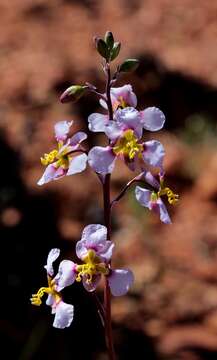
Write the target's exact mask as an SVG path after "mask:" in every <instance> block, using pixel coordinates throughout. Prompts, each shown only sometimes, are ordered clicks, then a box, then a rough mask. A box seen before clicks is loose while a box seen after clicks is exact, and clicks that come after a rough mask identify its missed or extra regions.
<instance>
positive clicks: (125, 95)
mask: <svg viewBox="0 0 217 360" xmlns="http://www.w3.org/2000/svg"><path fill="white" fill-rule="evenodd" d="M111 101H112V107H113V112H114V119H115V120H116V110H118V109H124V108H128V107H132V108H135V107H136V106H137V98H136V95H135V94H134V92H133V90H132V86H131V85H124V86H122V87H118V88H111ZM100 103H101V105H102V106H103V107H104V108H105V109H107V104H106V102H105V101H104V100H102V99H101V100H100ZM138 114H139V117H140V122H141V127H143V128H144V129H146V130H150V131H158V130H160V129H162V127H163V125H164V122H165V116H164V114H163V112H162V111H161V110H160V109H158V108H156V107H148V108H146V109H145V110H142V111H139V112H138ZM109 120H111V119H109V116H108V115H104V114H100V113H93V114H91V115H89V117H88V127H89V130H90V131H93V132H105V128H106V126H107V125H108V124H109V122H110V121H109Z"/></svg>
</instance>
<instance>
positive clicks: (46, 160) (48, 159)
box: [41, 150, 58, 166]
mask: <svg viewBox="0 0 217 360" xmlns="http://www.w3.org/2000/svg"><path fill="white" fill-rule="evenodd" d="M57 154H58V151H57V150H53V151H51V152H50V153H49V154H44V157H41V163H42V165H45V166H47V165H49V164H52V163H53V162H54V161H55V160H56V157H57Z"/></svg>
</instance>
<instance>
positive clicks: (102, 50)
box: [95, 37, 109, 60]
mask: <svg viewBox="0 0 217 360" xmlns="http://www.w3.org/2000/svg"><path fill="white" fill-rule="evenodd" d="M95 45H96V49H97V51H98V53H99V54H100V55H101V56H102V57H103V58H104V59H106V60H108V58H109V49H108V46H107V44H106V43H105V41H104V40H103V39H100V38H98V37H96V38H95Z"/></svg>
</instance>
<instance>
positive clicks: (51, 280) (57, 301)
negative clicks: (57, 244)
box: [31, 249, 74, 329]
mask: <svg viewBox="0 0 217 360" xmlns="http://www.w3.org/2000/svg"><path fill="white" fill-rule="evenodd" d="M59 254H60V250H59V249H52V250H51V251H50V252H49V254H48V257H47V264H46V265H45V269H46V271H47V280H48V286H47V287H42V288H40V289H39V290H38V292H37V293H36V294H33V295H32V298H31V302H32V304H33V305H36V306H40V305H41V303H42V300H41V298H42V297H43V295H44V294H48V297H47V300H46V304H47V305H48V306H50V307H51V313H52V314H55V317H54V322H53V326H54V327H55V328H59V329H64V328H66V327H69V326H70V325H71V322H72V320H73V316H74V306H73V305H71V304H67V303H65V302H64V301H63V300H62V296H61V294H60V293H59V291H60V290H62V289H63V288H64V287H65V286H68V285H71V284H72V283H73V277H70V281H66V280H65V282H64V281H62V283H61V287H60V286H59V288H58V286H57V285H56V280H58V279H59V277H60V276H59V275H58V277H57V279H55V277H53V275H54V269H53V262H54V261H55V260H56V259H57V258H58V257H59ZM62 267H64V265H63V264H62V263H61V264H60V267H59V273H60V274H62V272H63V271H62Z"/></svg>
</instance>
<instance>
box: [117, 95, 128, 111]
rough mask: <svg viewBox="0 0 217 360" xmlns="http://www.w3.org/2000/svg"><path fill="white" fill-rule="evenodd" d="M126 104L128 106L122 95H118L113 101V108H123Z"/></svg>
mask: <svg viewBox="0 0 217 360" xmlns="http://www.w3.org/2000/svg"><path fill="white" fill-rule="evenodd" d="M127 106H128V104H127V103H126V101H125V100H124V98H123V96H119V97H118V98H117V100H116V101H115V102H114V103H113V110H114V111H115V110H117V108H121V109H124V108H125V107H127Z"/></svg>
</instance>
